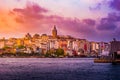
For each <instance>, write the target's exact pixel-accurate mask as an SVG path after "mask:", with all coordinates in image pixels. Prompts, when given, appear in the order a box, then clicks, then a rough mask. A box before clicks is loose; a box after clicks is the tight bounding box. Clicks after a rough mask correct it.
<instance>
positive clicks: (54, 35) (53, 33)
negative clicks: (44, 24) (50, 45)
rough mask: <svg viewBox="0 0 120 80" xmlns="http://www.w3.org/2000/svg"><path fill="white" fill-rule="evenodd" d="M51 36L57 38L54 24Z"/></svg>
mask: <svg viewBox="0 0 120 80" xmlns="http://www.w3.org/2000/svg"><path fill="white" fill-rule="evenodd" d="M52 36H53V38H57V29H56V26H55V25H54V28H53V30H52Z"/></svg>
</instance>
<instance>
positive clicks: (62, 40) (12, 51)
mask: <svg viewBox="0 0 120 80" xmlns="http://www.w3.org/2000/svg"><path fill="white" fill-rule="evenodd" d="M109 45H110V43H106V42H94V41H88V40H86V39H80V38H74V37H72V36H69V35H58V33H57V27H56V25H54V27H53V29H52V31H51V35H47V34H42V35H39V34H34V35H33V36H32V35H31V34H30V33H27V34H26V35H25V37H23V38H9V39H5V38H3V39H1V40H0V56H1V57H6V56H9V57H15V56H16V57H17V56H18V57H19V56H21V57H27V56H29V57H30V56H31V57H33V56H36V57H97V56H99V55H102V54H101V53H104V52H108V51H109V49H110V47H109Z"/></svg>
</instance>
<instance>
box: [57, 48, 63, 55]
mask: <svg viewBox="0 0 120 80" xmlns="http://www.w3.org/2000/svg"><path fill="white" fill-rule="evenodd" d="M55 55H57V56H58V57H59V56H64V50H63V49H61V48H58V49H57V50H56V52H55Z"/></svg>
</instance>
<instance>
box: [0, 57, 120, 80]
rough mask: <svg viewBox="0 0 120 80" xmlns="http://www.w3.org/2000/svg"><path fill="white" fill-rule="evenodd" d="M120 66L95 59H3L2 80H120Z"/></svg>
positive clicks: (0, 70)
mask: <svg viewBox="0 0 120 80" xmlns="http://www.w3.org/2000/svg"><path fill="white" fill-rule="evenodd" d="M119 72H120V65H112V64H110V63H107V64H102V63H93V58H1V59H0V76H1V77H0V80H2V79H3V80H13V79H18V80H120V74H119Z"/></svg>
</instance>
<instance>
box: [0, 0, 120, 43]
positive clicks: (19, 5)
mask: <svg viewBox="0 0 120 80" xmlns="http://www.w3.org/2000/svg"><path fill="white" fill-rule="evenodd" d="M119 4H120V0H70V1H68V0H67V1H64V0H49V1H48V0H35V1H34V0H12V1H10V0H1V1H0V14H1V15H0V27H1V29H0V38H2V37H23V35H24V34H26V33H31V34H35V33H39V34H44V33H45V34H51V29H52V27H53V26H54V25H56V26H57V30H58V34H59V35H66V34H69V35H71V36H73V37H76V38H84V39H88V40H92V41H111V40H112V39H113V38H116V39H117V40H120V36H119V34H120V6H119Z"/></svg>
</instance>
